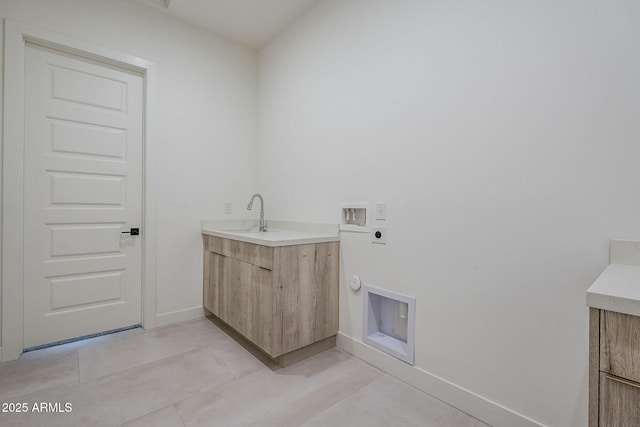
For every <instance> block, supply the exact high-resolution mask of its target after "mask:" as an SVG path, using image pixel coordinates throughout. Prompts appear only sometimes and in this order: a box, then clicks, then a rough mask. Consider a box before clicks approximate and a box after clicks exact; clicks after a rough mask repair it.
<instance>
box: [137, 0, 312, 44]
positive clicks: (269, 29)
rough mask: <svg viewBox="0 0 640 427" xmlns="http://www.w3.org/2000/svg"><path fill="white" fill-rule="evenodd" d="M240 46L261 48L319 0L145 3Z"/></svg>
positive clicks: (149, 0)
mask: <svg viewBox="0 0 640 427" xmlns="http://www.w3.org/2000/svg"><path fill="white" fill-rule="evenodd" d="M143 1H144V2H145V3H146V4H149V5H153V6H156V7H159V8H162V9H164V10H166V11H167V12H168V13H169V14H170V15H173V16H176V17H178V18H180V19H182V20H184V21H187V22H189V23H191V24H194V25H196V26H198V27H201V28H204V29H206V30H209V31H211V32H213V33H216V34H220V35H222V36H224V37H227V38H229V39H231V40H234V41H236V42H238V43H241V44H244V45H247V46H250V47H253V48H260V47H262V46H264V45H265V44H266V43H267V42H268V41H269V40H271V39H272V38H273V37H274V36H275V35H276V34H278V33H279V32H280V31H282V30H283V29H284V28H285V27H286V26H287V25H289V24H290V23H291V22H293V21H294V20H295V19H296V18H297V17H298V16H300V15H301V14H303V13H304V12H305V11H306V10H307V9H309V8H310V7H311V6H312V5H313V4H314V3H316V2H317V1H318V0H143Z"/></svg>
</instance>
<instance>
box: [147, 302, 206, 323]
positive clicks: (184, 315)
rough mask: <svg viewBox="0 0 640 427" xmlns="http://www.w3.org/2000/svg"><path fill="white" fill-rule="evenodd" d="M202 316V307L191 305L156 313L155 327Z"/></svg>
mask: <svg viewBox="0 0 640 427" xmlns="http://www.w3.org/2000/svg"><path fill="white" fill-rule="evenodd" d="M201 317H204V308H203V307H202V306H200V307H192V308H187V309H184V310H177V311H172V312H169V313H163V314H158V315H156V325H155V326H156V328H157V327H160V326H166V325H171V324H172V323H178V322H185V321H187V320H194V319H199V318H201Z"/></svg>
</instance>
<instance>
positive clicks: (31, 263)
mask: <svg viewBox="0 0 640 427" xmlns="http://www.w3.org/2000/svg"><path fill="white" fill-rule="evenodd" d="M25 54H26V56H25V82H26V93H25V176H24V185H25V188H24V191H25V200H24V211H25V214H24V215H25V217H24V227H25V228H24V239H25V242H24V250H25V253H24V260H25V261H24V346H25V347H31V346H36V345H41V344H46V343H49V342H55V341H59V340H64V339H69V338H74V337H77V336H82V335H88V334H93V333H98V332H102V331H106V330H110V329H116V328H121V327H125V326H131V325H136V324H140V323H141V319H142V316H141V314H142V309H141V306H142V288H141V256H142V241H141V239H142V237H143V236H136V237H131V236H129V235H125V234H122V233H121V232H122V231H125V230H126V229H128V228H129V227H138V226H140V225H141V220H142V138H143V135H142V129H143V126H142V125H143V111H142V106H143V103H142V102H143V89H142V88H143V84H142V83H143V82H142V77H141V76H140V75H138V74H135V73H131V72H129V71H126V70H121V69H118V68H115V67H113V66H110V65H106V64H101V63H99V62H94V61H91V60H87V59H83V58H80V57H76V56H73V55H71V54H67V53H62V52H57V51H54V50H51V49H47V48H43V47H38V46H32V45H27V48H26V53H25Z"/></svg>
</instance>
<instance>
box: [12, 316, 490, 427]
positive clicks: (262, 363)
mask: <svg viewBox="0 0 640 427" xmlns="http://www.w3.org/2000/svg"><path fill="white" fill-rule="evenodd" d="M245 347H246V346H243V345H241V344H239V343H238V342H236V341H234V340H233V339H231V338H230V337H229V336H228V335H226V334H225V333H224V332H222V331H221V330H220V329H219V328H218V327H217V326H216V325H214V324H213V323H212V322H211V321H210V320H208V319H199V320H194V321H190V322H184V323H180V324H176V325H171V326H166V327H163V328H157V329H154V330H150V331H144V330H142V329H134V330H130V331H125V332H120V333H118V334H113V335H108V336H103V337H98V338H93V339H90V340H86V341H82V342H76V343H71V344H66V345H62V346H58V347H52V348H49V349H44V350H38V351H33V352H29V353H26V354H24V355H23V356H22V357H21V358H20V359H19V360H16V361H12V362H7V363H4V364H0V404H2V406H3V407H2V408H0V426H3V427H9V426H29V427H33V426H47V427H54V426H83V427H84V426H91V427H94V426H118V425H123V426H131V427H133V426H136V427H138V426H149V427H164V426H167V427H183V426H185V427H186V426H207V427H209V426H278V427H281V426H367V427H371V426H394V427H396V426H438V427H441V426H451V427H480V426H486V424H484V423H481V422H480V421H478V420H476V419H474V418H471V417H470V416H468V415H466V414H464V413H462V412H460V411H458V410H456V409H454V408H452V407H451V406H449V405H446V404H444V403H442V402H441V401H439V400H437V399H434V398H432V397H430V396H429V395H427V394H424V393H422V392H421V391H419V390H417V389H415V388H413V387H411V386H409V385H407V384H405V383H403V382H401V381H399V380H397V379H395V378H393V377H391V376H390V375H387V374H385V373H384V372H382V371H380V370H378V369H376V368H374V367H372V366H370V365H368V364H366V363H364V362H362V361H361V360H359V359H357V358H355V357H352V356H350V355H348V354H347V353H344V352H342V351H340V350H338V349H335V348H334V349H330V350H327V351H325V352H323V353H320V354H318V355H316V356H314V357H311V358H309V359H306V360H303V361H301V362H298V363H296V364H294V365H291V366H289V367H287V368H278V367H275V366H273V364H270V363H268V361H266V360H264V359H263V358H262V357H260V356H259V355H257V354H256V353H255V352H253V351H252V352H250V351H247V350H246V349H245ZM42 402H44V403H45V404H46V405H47V407H50V409H53V410H54V411H53V412H51V411H49V412H45V411H43V412H37V411H34V410H33V406H34V404H36V405H37V406H36V407H38V408H39V407H40V406H38V405H40V404H41V403H42ZM67 403H70V404H71V411H70V412H64V410H65V404H67ZM10 404H26V406H27V408H28V411H27V412H26V413H17V412H2V410H14V409H15V407H9V406H8V405H10ZM49 404H52V405H49ZM56 404H58V405H57V406H56Z"/></svg>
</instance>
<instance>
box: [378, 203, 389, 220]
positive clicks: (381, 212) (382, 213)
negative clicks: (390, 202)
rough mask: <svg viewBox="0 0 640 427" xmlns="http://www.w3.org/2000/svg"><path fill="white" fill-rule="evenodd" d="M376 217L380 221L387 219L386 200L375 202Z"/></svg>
mask: <svg viewBox="0 0 640 427" xmlns="http://www.w3.org/2000/svg"><path fill="white" fill-rule="evenodd" d="M376 219H377V220H381V221H384V220H386V219H387V202H377V203H376Z"/></svg>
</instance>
